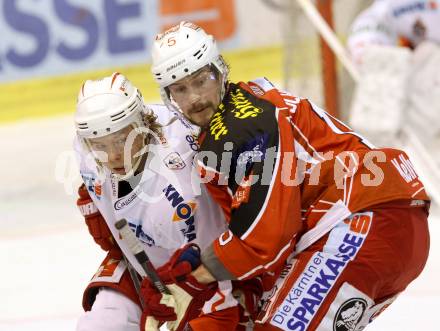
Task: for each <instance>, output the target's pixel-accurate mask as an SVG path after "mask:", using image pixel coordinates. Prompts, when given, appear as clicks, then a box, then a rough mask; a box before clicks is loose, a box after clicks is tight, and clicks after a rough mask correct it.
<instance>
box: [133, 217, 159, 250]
mask: <svg viewBox="0 0 440 331" xmlns="http://www.w3.org/2000/svg"><path fill="white" fill-rule="evenodd" d="M140 223H141V222H140V221H139V222H138V224H135V223H132V222H128V225H129V226H130V228H131V230H132V231H133V232H134V233H135V235H136V237H137V238H138V239H139V240H140V241H142V242H143V243H144V244H146V245H147V246H149V247H151V246H154V245H155V243H154V239H153V238H152V237H151V236H149V235H148V234H146V233H145V232H144V230H143V229H142V225H141V224H140Z"/></svg>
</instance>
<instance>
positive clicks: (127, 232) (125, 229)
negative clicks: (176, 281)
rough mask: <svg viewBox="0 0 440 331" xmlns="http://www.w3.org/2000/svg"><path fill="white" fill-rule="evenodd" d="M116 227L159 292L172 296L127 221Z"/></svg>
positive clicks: (122, 220)
mask: <svg viewBox="0 0 440 331" xmlns="http://www.w3.org/2000/svg"><path fill="white" fill-rule="evenodd" d="M115 227H116V229H118V231H119V234H120V235H121V237H122V239H123V240H125V242H126V243H127V246H128V248H129V249H130V251H131V252H132V253H133V255H134V257H135V258H136V260H137V261H138V262H139V264H140V265H141V267H142V269H144V271H145V273H146V274H147V276H148V278H150V280H151V281H152V282H153V284H154V286H155V287H156V288H157V290H158V291H159V292H160V293H164V294H171V292H170V291H169V290H168V288H167V287H166V285H165V284H164V283H163V282H162V280H161V279H160V278H159V275H158V274H157V272H156V269H155V268H154V266H153V264H152V263H151V261H150V259H149V258H148V255H147V253H145V251H144V248H143V247H142V244H141V243H140V242H139V240H138V239H137V238H136V236H135V234H134V233H133V231H131V229H130V227H129V226H128V223H127V220H125V219H121V220H119V221H117V222H116V223H115Z"/></svg>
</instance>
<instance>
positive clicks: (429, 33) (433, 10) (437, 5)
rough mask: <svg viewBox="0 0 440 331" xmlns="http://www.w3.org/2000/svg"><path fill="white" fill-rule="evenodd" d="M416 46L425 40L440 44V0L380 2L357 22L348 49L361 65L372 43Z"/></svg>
mask: <svg viewBox="0 0 440 331" xmlns="http://www.w3.org/2000/svg"><path fill="white" fill-rule="evenodd" d="M402 39H403V40H404V41H405V42H406V43H409V44H410V45H411V46H413V47H416V46H418V45H419V44H420V43H421V42H423V41H432V42H435V43H438V44H440V0H376V1H375V2H374V3H373V4H372V5H371V6H370V7H368V8H367V9H366V10H364V11H363V12H362V13H361V14H360V15H359V16H358V17H357V18H356V19H355V21H354V22H353V24H352V27H351V32H350V36H349V39H348V49H349V51H350V53H351V54H352V57H353V58H354V60H355V61H356V62H360V60H361V57H362V53H363V49H364V48H365V46H368V45H371V44H378V45H398V44H399V41H401V40H402Z"/></svg>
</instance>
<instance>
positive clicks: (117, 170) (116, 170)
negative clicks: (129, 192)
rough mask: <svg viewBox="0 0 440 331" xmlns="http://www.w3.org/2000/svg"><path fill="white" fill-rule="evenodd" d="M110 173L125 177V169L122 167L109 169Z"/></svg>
mask: <svg viewBox="0 0 440 331" xmlns="http://www.w3.org/2000/svg"><path fill="white" fill-rule="evenodd" d="M111 172H112V173H114V174H116V175H125V168H124V167H122V168H121V167H115V168H113V167H112V168H111Z"/></svg>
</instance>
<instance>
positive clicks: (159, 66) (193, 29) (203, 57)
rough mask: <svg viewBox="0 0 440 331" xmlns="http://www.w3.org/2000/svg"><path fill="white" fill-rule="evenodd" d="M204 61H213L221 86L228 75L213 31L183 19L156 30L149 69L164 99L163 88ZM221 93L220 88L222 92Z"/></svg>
mask: <svg viewBox="0 0 440 331" xmlns="http://www.w3.org/2000/svg"><path fill="white" fill-rule="evenodd" d="M206 65H213V66H214V67H215V68H216V69H217V70H218V72H219V73H220V74H221V76H222V79H223V81H222V87H223V86H224V84H225V82H226V79H227V76H228V72H229V70H228V66H227V65H226V63H225V62H224V60H223V58H222V56H221V55H220V53H219V50H218V48H217V44H216V41H215V39H214V37H213V36H212V35H208V34H207V33H206V32H205V31H204V30H203V29H202V28H201V27H199V26H197V25H196V24H194V23H191V22H187V21H182V22H180V23H179V24H178V25H175V26H173V27H171V28H170V29H168V30H167V31H165V32H164V33H161V34H158V35H157V36H156V39H155V41H154V43H153V49H152V66H151V72H152V73H153V76H154V78H155V80H156V82H157V83H158V84H159V86H160V89H161V95H162V98H163V99H164V102H165V103H167V104H168V103H169V102H170V99H169V95H168V93H167V91H166V90H165V88H166V87H167V86H169V85H171V84H173V83H175V82H177V81H179V80H180V79H182V78H184V77H186V76H189V75H191V74H193V73H194V72H196V71H197V70H199V69H201V68H203V67H204V66H206ZM221 93H222V96H223V91H222V92H221Z"/></svg>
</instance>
